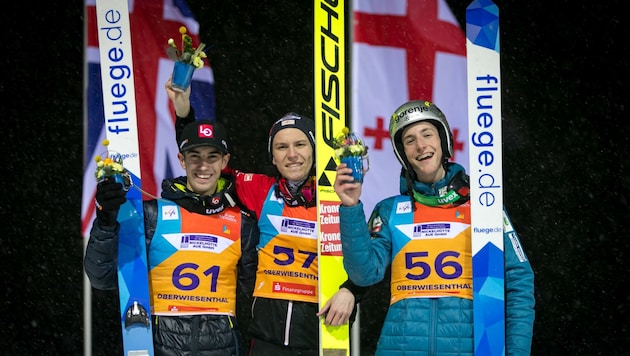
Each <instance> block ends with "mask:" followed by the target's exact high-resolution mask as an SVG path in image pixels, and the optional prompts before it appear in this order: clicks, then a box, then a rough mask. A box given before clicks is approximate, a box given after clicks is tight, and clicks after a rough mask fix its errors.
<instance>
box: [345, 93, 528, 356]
mask: <svg viewBox="0 0 630 356" xmlns="http://www.w3.org/2000/svg"><path fill="white" fill-rule="evenodd" d="M389 134H390V138H391V142H392V145H393V147H394V153H395V154H396V157H397V158H398V160H399V161H400V163H401V164H402V173H401V177H400V194H401V195H398V196H393V197H390V198H386V199H384V200H382V201H381V202H379V203H378V204H377V205H376V207H375V208H374V210H373V212H372V214H371V216H370V219H369V221H368V223H367V224H366V223H365V221H366V219H365V214H364V212H363V204H362V203H361V201H360V200H359V198H360V196H361V189H362V184H359V183H352V180H353V178H352V176H351V175H350V173H351V169H349V168H347V167H346V165H345V164H340V165H339V166H338V167H337V177H336V179H335V185H334V187H335V192H336V193H337V195H339V198H340V200H341V207H340V209H339V219H340V222H339V224H340V231H341V242H342V249H343V256H344V267H345V269H346V271H347V272H348V276H349V277H350V278H351V279H352V280H353V281H354V282H355V283H357V284H358V285H361V286H369V285H373V284H375V283H378V282H380V281H381V280H383V278H384V273H385V271H386V270H387V267H388V266H391V286H390V291H391V299H390V305H389V310H388V312H387V315H386V317H385V322H384V324H383V327H382V329H381V335H380V338H379V341H378V344H377V351H376V354H377V355H403V354H405V355H411V354H413V355H460V356H462V355H468V356H472V355H473V354H474V337H473V329H474V327H473V303H472V294H473V293H472V267H471V266H472V249H471V230H470V202H469V197H468V192H469V188H470V185H469V182H468V176H467V174H466V172H465V171H464V168H463V167H462V166H461V165H459V164H457V163H452V162H451V163H449V162H448V159H449V158H450V157H452V155H453V135H452V133H451V130H450V128H449V125H448V122H447V121H446V117H445V116H444V114H443V113H442V112H441V111H440V109H438V107H437V106H435V104H433V103H430V102H428V101H422V100H414V101H410V102H407V103H405V104H403V105H402V106H400V107H399V108H398V109H396V111H395V112H394V114H393V115H392V117H391V120H390V124H389ZM504 225H505V226H504V231H503V239H504V246H505V254H504V261H505V328H506V329H505V335H506V339H505V350H506V355H529V354H530V348H531V341H532V332H533V324H534V273H533V271H532V268H531V266H530V264H529V261H528V259H527V257H526V255H525V252H524V251H523V249H522V247H521V245H520V242H519V239H518V236H517V235H516V233H515V232H514V231H513V229H512V226H511V223H510V220H509V218H508V216H507V213H506V212H505V210H504Z"/></svg>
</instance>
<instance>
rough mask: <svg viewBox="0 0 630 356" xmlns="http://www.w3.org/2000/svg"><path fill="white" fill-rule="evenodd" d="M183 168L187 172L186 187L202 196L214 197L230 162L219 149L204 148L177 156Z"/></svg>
mask: <svg viewBox="0 0 630 356" xmlns="http://www.w3.org/2000/svg"><path fill="white" fill-rule="evenodd" d="M177 157H178V158H179V163H180V164H181V166H182V168H183V169H184V170H186V178H187V183H186V187H187V188H188V189H190V190H192V191H193V192H195V193H198V194H201V195H212V194H214V193H216V191H217V182H218V181H219V178H220V177H221V170H223V169H224V168H225V167H226V166H227V164H228V161H229V160H230V154H229V153H227V154H224V153H223V152H221V151H220V150H219V149H218V148H215V147H211V146H202V147H196V148H193V149H192V150H190V151H187V152H184V153H183V154H182V153H179V154H178V155H177Z"/></svg>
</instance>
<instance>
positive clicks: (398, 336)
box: [339, 163, 535, 356]
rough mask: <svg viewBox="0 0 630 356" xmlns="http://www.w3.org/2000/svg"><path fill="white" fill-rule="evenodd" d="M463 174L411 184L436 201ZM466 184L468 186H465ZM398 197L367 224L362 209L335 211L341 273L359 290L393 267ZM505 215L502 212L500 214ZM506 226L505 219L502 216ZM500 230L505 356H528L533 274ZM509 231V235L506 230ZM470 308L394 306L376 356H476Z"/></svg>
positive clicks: (465, 303) (431, 301)
mask: <svg viewBox="0 0 630 356" xmlns="http://www.w3.org/2000/svg"><path fill="white" fill-rule="evenodd" d="M460 172H463V173H465V172H464V169H463V167H462V166H460V165H458V164H454V163H449V164H448V165H447V174H446V177H445V178H444V179H443V180H441V181H439V182H437V183H434V184H431V185H427V184H423V183H420V182H418V181H415V182H414V184H413V189H414V190H415V191H417V192H419V193H420V194H422V195H424V196H438V191H439V190H440V188H444V187H445V186H447V185H448V184H449V183H450V182H451V180H452V179H453V177H454V176H455V175H456V174H458V173H460ZM466 181H467V180H466ZM400 183H401V184H400V186H401V193H402V194H405V195H406V196H405V197H404V198H405V199H407V201H409V200H410V199H413V198H411V197H410V195H409V194H406V193H407V190H408V188H407V181H406V179H405V178H404V176H401V182H400ZM396 201H398V202H400V201H401V198H400V196H398V197H390V198H387V199H384V200H382V201H381V202H380V203H378V204H377V205H376V207H375V208H374V211H373V213H372V215H371V217H370V220H369V223H368V224H366V223H365V221H366V219H365V214H364V212H363V204H362V203H361V202H359V204H357V205H355V206H352V207H344V206H341V207H340V210H339V218H340V230H341V241H342V248H343V255H344V267H345V269H346V271H347V273H348V276H349V278H350V279H352V281H354V282H355V283H356V284H357V285H359V286H369V285H374V284H376V283H378V282H380V281H382V280H383V279H384V278H385V271H386V270H387V267H388V266H390V265H391V267H392V274H393V273H394V271H393V269H394V268H402V266H399V265H397V264H392V261H393V258H394V256H393V249H392V245H393V238H394V236H395V235H396V233H397V232H396V229H397V227H396V226H390V225H389V221H388V219H389V217H390V216H392V211H395V210H394V209H397V206H396V205H395V202H396ZM504 213H505V212H504ZM504 216H505V219H506V220H507V223H508V224H510V227H511V223H509V218H508V217H507V214H504ZM506 230H507V229H505V228H504V233H503V237H504V251H505V253H504V260H505V265H504V267H505V280H504V283H505V336H506V339H505V354H506V355H529V354H530V348H531V340H532V333H533V323H534V303H535V300H534V273H533V271H532V268H531V265H530V263H529V261H528V259H527V257H526V255H525V253H524V251H523V249H522V248H521V245H520V242H519V239H518V236H517V235H516V233H515V232H514V231H511V232H510V233H508V232H506ZM509 230H513V229H511V228H510V229H509ZM473 329H474V327H473V303H472V300H471V299H465V298H460V297H439V298H433V297H431V298H413V297H412V298H406V299H400V300H398V301H395V302H393V303H392V304H391V305H390V306H389V310H388V312H387V315H386V317H385V321H384V324H383V327H382V330H381V335H380V338H379V341H378V344H377V351H376V355H441V356H451V355H453V356H454V355H460V356H461V355H470V356H472V355H473V354H474V336H473Z"/></svg>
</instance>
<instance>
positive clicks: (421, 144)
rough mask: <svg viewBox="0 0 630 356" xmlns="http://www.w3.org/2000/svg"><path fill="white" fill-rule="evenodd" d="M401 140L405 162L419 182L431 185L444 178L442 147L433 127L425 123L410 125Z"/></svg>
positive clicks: (436, 131)
mask: <svg viewBox="0 0 630 356" xmlns="http://www.w3.org/2000/svg"><path fill="white" fill-rule="evenodd" d="M401 139H402V145H403V148H404V150H405V157H406V158H407V162H409V166H410V168H411V169H413V171H414V172H416V176H417V177H418V180H419V181H421V182H423V183H433V182H437V181H439V180H440V179H442V178H444V176H445V171H444V167H443V166H442V155H443V152H442V145H441V141H440V135H439V134H438V130H437V128H436V127H435V126H433V125H432V124H430V123H429V122H426V121H421V122H418V123H416V124H413V125H410V126H408V127H406V128H405V129H404V130H403V133H402V137H401Z"/></svg>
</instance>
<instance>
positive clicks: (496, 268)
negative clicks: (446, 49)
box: [466, 0, 505, 356]
mask: <svg viewBox="0 0 630 356" xmlns="http://www.w3.org/2000/svg"><path fill="white" fill-rule="evenodd" d="M466 52H467V55H466V58H467V70H468V130H469V147H470V151H469V153H470V162H469V163H470V204H471V213H470V216H471V234H472V256H473V257H472V263H473V266H472V268H473V312H474V334H475V355H484V356H485V355H492V356H494V355H505V309H504V305H505V300H504V299H505V298H504V295H505V292H504V258H503V230H504V226H503V186H502V185H503V169H502V165H503V157H502V149H501V145H502V139H501V73H500V69H501V68H500V64H501V63H500V57H501V49H500V46H499V9H498V7H497V6H496V5H495V4H494V3H493V2H492V1H491V0H475V1H473V2H472V3H470V5H468V7H467V8H466Z"/></svg>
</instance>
